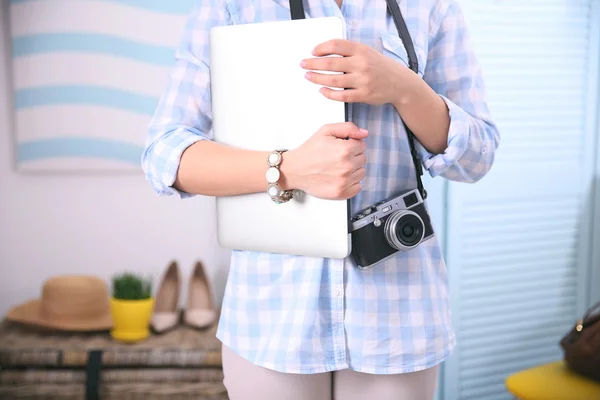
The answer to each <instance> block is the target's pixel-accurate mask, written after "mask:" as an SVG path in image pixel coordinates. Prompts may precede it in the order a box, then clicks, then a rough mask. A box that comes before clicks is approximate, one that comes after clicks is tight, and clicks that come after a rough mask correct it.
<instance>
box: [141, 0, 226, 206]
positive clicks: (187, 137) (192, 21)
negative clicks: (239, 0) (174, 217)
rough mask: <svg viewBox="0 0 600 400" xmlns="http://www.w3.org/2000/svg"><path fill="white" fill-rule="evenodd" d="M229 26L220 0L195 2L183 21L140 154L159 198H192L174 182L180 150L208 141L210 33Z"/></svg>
mask: <svg viewBox="0 0 600 400" xmlns="http://www.w3.org/2000/svg"><path fill="white" fill-rule="evenodd" d="M228 23H229V14H228V12H227V9H226V7H225V4H224V2H223V1H222V0H203V1H201V2H199V5H198V6H196V7H195V8H194V10H193V11H192V13H191V15H190V17H189V19H188V22H187V24H186V27H185V29H184V33H183V38H182V41H181V44H180V46H179V48H178V49H177V50H176V54H175V65H174V67H173V69H172V70H171V72H170V75H169V79H168V83H167V87H166V88H165V90H164V92H163V94H162V96H161V98H160V100H159V103H158V106H157V107H156V111H155V114H154V117H153V118H152V121H151V122H150V125H149V128H148V131H147V137H146V146H145V150H144V152H143V154H142V160H141V161H142V168H143V170H144V174H145V176H146V179H147V180H148V182H149V183H150V185H151V186H152V188H153V189H154V191H155V192H156V193H157V194H158V195H163V196H167V195H177V196H179V197H182V198H185V197H191V196H192V195H191V194H189V193H184V192H181V191H179V190H177V189H175V188H174V187H173V184H174V182H175V179H176V177H177V171H178V169H179V163H180V160H181V155H182V154H183V152H184V151H185V150H186V149H187V148H188V147H189V146H191V145H192V144H194V143H196V142H198V141H200V140H207V139H209V140H210V139H212V138H211V125H212V110H211V98H210V70H209V54H210V48H209V33H210V29H211V28H212V27H213V26H217V25H225V24H228ZM165 28H168V27H165Z"/></svg>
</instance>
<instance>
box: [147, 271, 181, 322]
mask: <svg viewBox="0 0 600 400" xmlns="http://www.w3.org/2000/svg"><path fill="white" fill-rule="evenodd" d="M180 290H181V278H180V273H179V265H178V264H177V262H175V261H172V262H171V263H170V264H169V266H168V267H167V270H166V271H165V273H164V275H163V277H162V281H161V283H160V286H159V288H158V290H157V292H156V299H155V303H154V312H153V314H152V319H151V322H150V324H151V326H152V329H153V330H154V331H155V332H156V333H162V332H165V331H168V330H170V329H172V328H174V327H175V326H176V325H177V324H178V322H179V292H180Z"/></svg>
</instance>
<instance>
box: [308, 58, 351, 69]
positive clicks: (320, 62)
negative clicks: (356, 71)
mask: <svg viewBox="0 0 600 400" xmlns="http://www.w3.org/2000/svg"><path fill="white" fill-rule="evenodd" d="M300 66H301V67H302V68H304V69H307V70H311V71H332V72H350V70H351V66H352V64H351V61H350V59H349V58H344V57H323V58H307V59H306V60H302V62H301V63H300Z"/></svg>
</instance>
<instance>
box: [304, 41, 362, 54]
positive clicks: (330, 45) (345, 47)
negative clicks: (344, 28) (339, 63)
mask: <svg viewBox="0 0 600 400" xmlns="http://www.w3.org/2000/svg"><path fill="white" fill-rule="evenodd" d="M358 48H359V44H358V43H355V42H351V41H350V40H343V39H333V40H328V41H327V42H324V43H321V44H320V45H318V46H317V47H315V49H314V50H313V52H312V54H313V56H317V57H323V56H331V55H338V56H342V57H349V56H352V55H354V54H355V53H356V52H357V51H358Z"/></svg>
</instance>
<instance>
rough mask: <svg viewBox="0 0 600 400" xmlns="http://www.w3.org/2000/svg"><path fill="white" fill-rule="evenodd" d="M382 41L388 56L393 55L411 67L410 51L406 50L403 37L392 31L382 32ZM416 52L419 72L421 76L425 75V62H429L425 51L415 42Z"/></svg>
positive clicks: (407, 66)
mask: <svg viewBox="0 0 600 400" xmlns="http://www.w3.org/2000/svg"><path fill="white" fill-rule="evenodd" d="M381 43H382V45H383V54H384V55H386V56H387V57H391V58H393V59H395V60H397V61H399V62H400V63H402V65H404V66H405V67H406V68H409V64H408V53H407V51H406V47H404V43H403V42H402V39H400V37H399V36H398V35H394V34H391V33H382V34H381ZM414 48H415V53H416V55H417V62H418V64H419V65H418V74H419V76H420V77H423V74H424V72H425V63H426V62H427V57H425V51H424V50H423V49H422V48H421V46H419V45H418V44H414Z"/></svg>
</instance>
